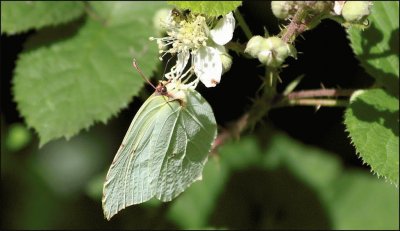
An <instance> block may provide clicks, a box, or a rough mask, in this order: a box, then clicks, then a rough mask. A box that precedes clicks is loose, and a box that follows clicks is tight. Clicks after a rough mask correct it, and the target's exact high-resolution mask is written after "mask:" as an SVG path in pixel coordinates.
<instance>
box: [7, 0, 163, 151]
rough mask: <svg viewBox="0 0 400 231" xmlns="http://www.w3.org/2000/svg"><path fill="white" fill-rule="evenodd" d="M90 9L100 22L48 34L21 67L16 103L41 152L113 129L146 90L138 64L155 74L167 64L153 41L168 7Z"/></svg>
mask: <svg viewBox="0 0 400 231" xmlns="http://www.w3.org/2000/svg"><path fill="white" fill-rule="evenodd" d="M90 4H91V5H92V7H93V15H96V16H93V17H88V18H87V19H86V20H85V21H84V22H80V24H81V25H69V26H67V27H65V28H63V27H61V28H57V29H54V30H43V31H40V32H39V33H38V34H37V35H34V36H33V37H32V38H30V40H29V41H28V42H27V44H28V45H27V46H28V49H25V50H24V52H23V53H22V54H21V55H20V57H19V59H18V61H17V66H16V69H15V75H14V79H13V92H14V99H15V101H16V102H17V104H18V109H19V111H20V113H21V114H22V115H23V116H24V118H25V120H26V123H27V124H28V125H29V126H30V127H33V128H34V129H35V130H36V131H37V132H38V134H39V136H40V145H43V144H45V143H46V142H48V141H49V140H52V139H56V138H60V137H63V136H64V137H66V138H67V139H68V138H70V137H72V136H73V135H75V134H77V133H78V132H79V131H80V130H81V129H83V128H88V127H89V126H91V125H92V124H93V123H94V122H96V121H102V122H103V123H105V122H106V121H107V120H108V119H109V118H110V117H111V116H112V115H115V114H116V113H117V112H118V111H119V110H121V108H123V107H125V106H127V104H128V102H129V101H131V100H132V96H134V95H136V94H137V93H138V91H139V90H140V88H141V86H142V85H143V80H142V79H141V78H140V77H139V75H138V74H137V73H136V71H134V69H133V68H132V59H133V58H137V60H138V63H139V64H140V66H141V68H142V70H143V72H144V73H147V74H150V73H151V71H152V70H153V69H154V68H155V67H156V65H157V63H158V62H159V61H158V59H157V58H158V53H157V46H156V45H155V44H152V43H151V42H149V41H148V37H149V36H152V35H153V34H154V31H153V29H152V17H153V14H154V12H155V11H156V10H157V9H159V8H160V7H161V6H163V5H162V4H160V3H158V2H155V3H152V4H149V3H148V2H91V3H90ZM60 31H61V35H62V36H61V35H60ZM43 41H45V42H43Z"/></svg>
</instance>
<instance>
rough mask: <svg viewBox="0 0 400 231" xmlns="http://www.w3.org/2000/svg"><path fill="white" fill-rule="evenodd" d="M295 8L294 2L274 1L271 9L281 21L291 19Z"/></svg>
mask: <svg viewBox="0 0 400 231" xmlns="http://www.w3.org/2000/svg"><path fill="white" fill-rule="evenodd" d="M292 8H293V1H272V2H271V9H272V13H273V14H274V15H275V17H277V18H279V19H286V18H288V17H289V14H290V13H291V10H292Z"/></svg>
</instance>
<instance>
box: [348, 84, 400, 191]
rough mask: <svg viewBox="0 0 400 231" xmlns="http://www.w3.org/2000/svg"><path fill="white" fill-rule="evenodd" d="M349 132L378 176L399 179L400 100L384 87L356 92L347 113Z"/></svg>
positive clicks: (359, 150) (396, 182) (357, 148)
mask: <svg viewBox="0 0 400 231" xmlns="http://www.w3.org/2000/svg"><path fill="white" fill-rule="evenodd" d="M344 122H345V124H346V128H347V131H348V132H349V133H350V137H351V140H352V143H353V144H354V146H355V147H356V150H357V152H358V153H359V155H360V156H361V158H362V159H363V161H364V162H365V163H367V164H368V165H370V166H371V169H372V171H374V172H375V173H376V174H377V175H378V176H383V177H385V178H387V179H388V180H389V181H390V182H391V183H394V184H396V185H398V182H399V100H398V98H396V97H394V96H392V95H390V94H388V93H387V92H386V91H384V90H382V89H374V90H366V91H362V92H357V93H355V95H354V97H353V99H352V100H351V103H350V106H349V108H348V109H347V110H346V113H345V120H344Z"/></svg>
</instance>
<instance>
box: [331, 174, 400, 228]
mask: <svg viewBox="0 0 400 231" xmlns="http://www.w3.org/2000/svg"><path fill="white" fill-rule="evenodd" d="M330 194H331V195H329V200H328V208H329V211H330V214H331V220H332V229H333V230H396V229H398V228H399V191H398V189H397V188H395V187H391V185H388V184H385V183H384V182H382V181H379V180H378V179H376V178H373V177H371V176H370V175H369V174H367V173H364V172H361V171H356V170H350V171H346V172H345V173H344V174H342V175H341V177H339V178H338V179H337V180H336V182H334V183H333V184H332V185H331V191H330Z"/></svg>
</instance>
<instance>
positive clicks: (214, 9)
mask: <svg viewBox="0 0 400 231" xmlns="http://www.w3.org/2000/svg"><path fill="white" fill-rule="evenodd" d="M168 3H169V4H172V5H175V6H176V7H178V8H180V9H189V10H191V12H193V13H198V14H205V15H208V16H220V15H226V14H228V13H229V12H231V11H233V10H235V9H236V8H237V7H239V6H240V5H241V4H242V2H241V1H168Z"/></svg>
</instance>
